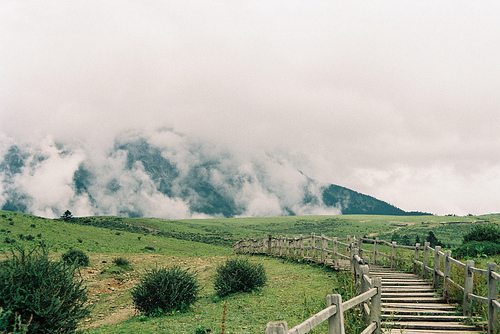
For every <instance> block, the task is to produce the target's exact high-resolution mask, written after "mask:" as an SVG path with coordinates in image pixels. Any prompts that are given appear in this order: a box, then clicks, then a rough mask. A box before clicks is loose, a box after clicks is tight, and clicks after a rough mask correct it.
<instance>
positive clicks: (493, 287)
mask: <svg viewBox="0 0 500 334" xmlns="http://www.w3.org/2000/svg"><path fill="white" fill-rule="evenodd" d="M496 268H497V265H496V263H488V334H496V333H498V330H499V327H500V325H499V320H498V312H497V310H496V307H495V305H494V304H493V301H494V300H496V299H497V298H498V280H497V279H495V277H494V276H493V275H492V273H493V272H494V271H495V269H496Z"/></svg>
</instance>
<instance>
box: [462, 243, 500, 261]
mask: <svg viewBox="0 0 500 334" xmlns="http://www.w3.org/2000/svg"><path fill="white" fill-rule="evenodd" d="M453 253H454V255H456V256H457V257H460V258H464V257H478V256H490V255H496V254H500V243H496V242H491V241H469V242H467V243H464V244H462V245H460V246H459V247H458V248H457V249H455V251H454V252H453Z"/></svg>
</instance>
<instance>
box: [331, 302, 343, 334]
mask: <svg viewBox="0 0 500 334" xmlns="http://www.w3.org/2000/svg"><path fill="white" fill-rule="evenodd" d="M326 304H327V305H328V306H330V305H335V306H336V307H337V312H335V314H334V315H333V316H331V317H330V319H328V334H345V328H344V309H343V307H342V296H341V295H328V296H326Z"/></svg>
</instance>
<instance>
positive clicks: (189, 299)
mask: <svg viewBox="0 0 500 334" xmlns="http://www.w3.org/2000/svg"><path fill="white" fill-rule="evenodd" d="M199 291H200V285H199V283H198V279H197V278H196V275H195V274H193V273H190V272H189V271H186V270H184V269H181V268H180V267H173V268H170V269H166V268H155V269H152V270H150V271H148V272H147V273H146V275H145V276H144V277H143V279H142V280H141V282H140V283H139V284H138V285H137V286H136V287H135V288H133V290H132V299H133V300H134V304H135V307H136V309H137V310H139V311H140V312H143V313H144V314H146V315H159V314H163V313H168V312H172V311H185V310H187V309H188V308H189V307H190V306H191V305H192V304H193V303H194V302H195V301H196V299H197V298H198V293H199Z"/></svg>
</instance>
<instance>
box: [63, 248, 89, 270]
mask: <svg viewBox="0 0 500 334" xmlns="http://www.w3.org/2000/svg"><path fill="white" fill-rule="evenodd" d="M62 260H63V261H64V262H65V263H67V264H71V265H75V266H78V267H87V266H88V265H89V264H90V259H89V257H88V255H87V254H85V253H84V252H83V251H81V250H79V249H70V250H69V251H67V252H66V253H64V254H63V255H62Z"/></svg>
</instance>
